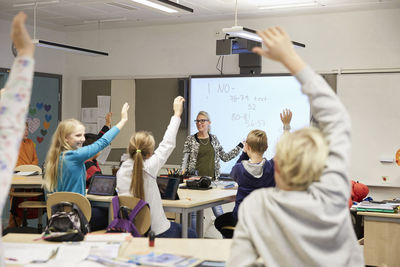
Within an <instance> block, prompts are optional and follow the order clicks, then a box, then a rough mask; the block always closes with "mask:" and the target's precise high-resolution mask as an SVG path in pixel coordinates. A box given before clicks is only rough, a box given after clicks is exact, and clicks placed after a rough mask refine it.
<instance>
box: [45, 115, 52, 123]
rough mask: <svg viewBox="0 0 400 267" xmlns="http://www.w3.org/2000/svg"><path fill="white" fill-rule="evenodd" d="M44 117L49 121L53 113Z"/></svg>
mask: <svg viewBox="0 0 400 267" xmlns="http://www.w3.org/2000/svg"><path fill="white" fill-rule="evenodd" d="M44 118H45V119H46V121H47V122H49V121H51V114H46V115H44Z"/></svg>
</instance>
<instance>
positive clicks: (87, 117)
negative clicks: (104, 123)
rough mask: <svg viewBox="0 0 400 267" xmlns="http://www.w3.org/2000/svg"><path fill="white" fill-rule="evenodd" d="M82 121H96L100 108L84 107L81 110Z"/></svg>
mask: <svg viewBox="0 0 400 267" xmlns="http://www.w3.org/2000/svg"><path fill="white" fill-rule="evenodd" d="M81 112H82V113H81V117H82V119H81V121H82V122H89V123H96V122H97V117H98V109H97V108H82V110H81Z"/></svg>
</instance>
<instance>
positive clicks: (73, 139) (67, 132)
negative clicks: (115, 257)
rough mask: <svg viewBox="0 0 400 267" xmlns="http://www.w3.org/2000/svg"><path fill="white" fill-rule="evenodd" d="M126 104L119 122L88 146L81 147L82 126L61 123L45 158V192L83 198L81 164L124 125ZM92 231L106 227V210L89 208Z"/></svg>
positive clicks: (110, 139) (79, 124) (82, 137)
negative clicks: (81, 196)
mask: <svg viewBox="0 0 400 267" xmlns="http://www.w3.org/2000/svg"><path fill="white" fill-rule="evenodd" d="M128 109H129V105H128V103H125V104H124V105H123V107H122V110H121V120H120V121H119V122H118V123H117V124H116V125H115V126H114V127H112V128H111V129H110V130H109V131H108V132H107V133H105V134H104V135H103V136H102V137H101V138H100V139H99V140H97V141H96V142H94V143H93V144H91V145H88V146H85V147H82V144H83V142H84V141H85V136H84V135H85V126H83V124H82V123H81V122H80V121H78V120H75V119H67V120H63V121H61V122H60V123H59V124H58V127H57V129H56V131H55V133H54V134H53V138H52V140H51V145H50V149H49V152H48V153H47V157H46V172H45V176H44V186H45V189H46V190H47V191H48V192H74V193H78V194H81V195H83V196H84V195H86V170H85V164H84V162H85V161H86V160H87V159H89V158H91V157H93V156H94V155H96V154H97V153H98V152H100V151H101V150H103V149H104V148H105V147H106V146H108V145H109V144H110V143H111V141H112V140H113V139H114V138H115V137H116V136H117V135H118V133H119V132H120V130H121V129H122V128H123V127H124V125H125V123H126V122H127V121H128ZM89 224H90V228H91V230H92V231H96V230H100V229H105V228H106V227H107V225H108V211H107V208H101V207H92V218H91V220H90V222H89Z"/></svg>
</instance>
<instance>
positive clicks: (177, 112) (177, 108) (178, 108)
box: [173, 96, 185, 117]
mask: <svg viewBox="0 0 400 267" xmlns="http://www.w3.org/2000/svg"><path fill="white" fill-rule="evenodd" d="M183 102H185V99H184V98H183V97H182V96H177V97H176V98H175V99H174V104H173V109H174V116H177V117H180V116H181V115H182V112H183Z"/></svg>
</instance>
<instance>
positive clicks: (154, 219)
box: [117, 96, 196, 237]
mask: <svg viewBox="0 0 400 267" xmlns="http://www.w3.org/2000/svg"><path fill="white" fill-rule="evenodd" d="M183 102H184V98H183V97H181V96H178V97H177V98H175V100H174V103H173V110H174V116H172V118H171V121H170V123H169V125H168V128H167V131H166V132H165V134H164V138H163V140H162V141H161V143H160V145H159V146H158V148H157V149H156V150H155V151H154V146H155V142H154V137H153V136H152V135H151V133H149V132H143V131H142V132H137V133H135V134H133V135H132V137H131V139H130V141H129V145H128V149H127V152H128V154H129V159H127V160H126V161H124V162H123V163H122V165H121V167H120V169H119V170H118V173H117V190H118V194H119V195H128V196H134V197H137V198H140V199H143V200H145V201H146V202H147V203H149V205H150V213H151V230H152V231H154V232H155V234H156V236H157V237H181V232H182V226H181V225H180V224H177V223H174V222H170V221H168V220H167V218H166V217H165V213H164V209H163V207H162V202H161V196H160V192H159V189H158V186H157V181H156V179H157V173H158V171H159V170H160V169H161V168H162V166H163V165H164V164H165V162H166V161H167V159H168V157H169V156H170V155H171V153H172V151H173V150H174V148H175V145H176V135H177V133H178V129H179V125H180V123H181V118H180V117H181V114H182V111H183ZM189 237H196V233H195V232H194V231H190V232H189Z"/></svg>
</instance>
